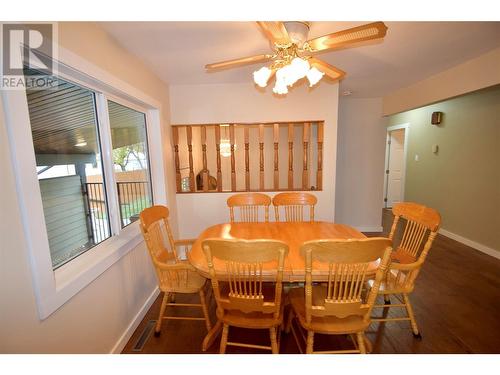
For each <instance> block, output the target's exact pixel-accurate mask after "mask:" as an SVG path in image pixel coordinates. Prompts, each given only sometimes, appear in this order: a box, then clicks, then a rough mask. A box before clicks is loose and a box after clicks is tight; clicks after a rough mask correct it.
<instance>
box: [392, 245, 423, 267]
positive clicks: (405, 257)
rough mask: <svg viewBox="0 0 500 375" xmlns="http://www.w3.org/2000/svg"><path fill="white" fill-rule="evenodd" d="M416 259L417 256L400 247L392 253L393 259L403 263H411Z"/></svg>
mask: <svg viewBox="0 0 500 375" xmlns="http://www.w3.org/2000/svg"><path fill="white" fill-rule="evenodd" d="M416 260H417V258H416V257H414V256H413V255H411V254H410V253H409V252H407V251H406V250H403V249H401V248H398V249H397V250H396V251H393V252H392V253H391V261H393V262H394V261H395V262H397V263H401V264H409V263H413V262H415V261H416Z"/></svg>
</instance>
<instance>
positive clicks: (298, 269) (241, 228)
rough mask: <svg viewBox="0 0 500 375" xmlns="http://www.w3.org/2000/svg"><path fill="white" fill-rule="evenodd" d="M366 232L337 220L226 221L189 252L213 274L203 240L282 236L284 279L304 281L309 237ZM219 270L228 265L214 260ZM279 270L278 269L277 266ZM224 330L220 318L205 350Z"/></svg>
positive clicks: (355, 235) (354, 236)
mask: <svg viewBox="0 0 500 375" xmlns="http://www.w3.org/2000/svg"><path fill="white" fill-rule="evenodd" d="M365 237H366V236H365V235H364V234H363V233H361V232H359V231H358V230H356V229H354V228H352V227H350V226H348V225H344V224H335V223H328V222H322V221H317V222H269V223H226V224H218V225H214V226H212V227H209V228H207V229H206V230H205V231H203V233H201V235H200V236H199V237H198V239H197V240H196V241H195V242H194V244H193V246H192V248H191V250H190V251H189V253H188V259H189V262H190V263H191V264H192V265H193V266H194V267H195V268H196V270H197V271H198V272H199V273H200V274H201V275H203V276H205V277H207V278H209V277H210V275H209V271H208V264H207V260H206V258H205V254H204V253H203V249H202V242H203V240H206V239H207V238H226V239H245V240H252V239H268V240H280V241H283V242H285V243H286V244H287V245H288V248H289V250H288V256H287V258H286V260H285V269H284V272H283V281H284V282H303V281H305V263H304V259H303V258H302V256H301V254H300V247H301V245H302V243H304V242H305V241H311V240H319V239H359V238H365ZM377 266H378V262H373V264H372V265H370V267H369V269H370V268H372V269H373V270H375V269H376V268H377ZM214 267H215V268H216V272H217V274H221V275H223V274H224V273H225V268H224V267H223V265H222V264H221V265H220V267H218V266H217V263H216V262H214ZM274 272H275V269H274ZM323 274H324V275H325V276H326V275H327V274H328V268H327V266H326V265H325V268H324V269H321V268H320V269H319V270H317V271H316V273H315V274H314V273H313V278H314V279H315V280H316V281H323V279H324V278H323V277H322V276H323ZM263 279H264V280H266V279H267V280H268V281H272V280H275V273H274V274H273V272H272V271H269V272H266V271H265V268H264V272H263ZM220 330H221V324H220V322H217V324H216V325H215V326H214V327H213V328H212V330H211V331H210V332H209V333H208V334H207V336H206V337H205V339H204V340H203V345H202V350H203V351H206V350H207V349H208V348H209V347H210V346H211V344H212V342H213V341H214V340H215V338H216V337H217V336H218V334H219V333H220Z"/></svg>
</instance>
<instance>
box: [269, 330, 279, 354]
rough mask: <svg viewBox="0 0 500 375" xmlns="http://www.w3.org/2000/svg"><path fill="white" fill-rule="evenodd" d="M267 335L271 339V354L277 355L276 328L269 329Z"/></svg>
mask: <svg viewBox="0 0 500 375" xmlns="http://www.w3.org/2000/svg"><path fill="white" fill-rule="evenodd" d="M269 335H270V337H271V350H272V352H273V354H278V353H279V346H278V341H277V340H276V327H273V328H269Z"/></svg>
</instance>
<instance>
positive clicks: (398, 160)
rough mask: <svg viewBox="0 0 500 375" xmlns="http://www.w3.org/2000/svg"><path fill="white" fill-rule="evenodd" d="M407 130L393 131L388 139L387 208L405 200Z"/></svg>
mask: <svg viewBox="0 0 500 375" xmlns="http://www.w3.org/2000/svg"><path fill="white" fill-rule="evenodd" d="M404 143H405V129H398V130H393V131H391V132H390V133H389V137H388V147H389V152H388V160H387V170H386V176H387V184H386V194H385V206H386V207H387V208H390V207H392V205H393V204H394V203H396V202H401V201H402V200H403V179H404V162H405V160H404V157H405V152H404V151H405V150H404Z"/></svg>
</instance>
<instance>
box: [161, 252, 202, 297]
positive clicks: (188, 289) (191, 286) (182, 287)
mask: <svg viewBox="0 0 500 375" xmlns="http://www.w3.org/2000/svg"><path fill="white" fill-rule="evenodd" d="M169 263H176V264H179V263H181V264H184V263H185V264H189V262H188V261H187V260H182V261H177V262H173V261H172V262H169ZM163 272H169V271H166V270H161V271H160V274H161V273H163ZM176 272H177V276H176V277H175V279H174V280H176V281H177V282H169V281H168V278H165V279H164V280H162V281H161V282H160V290H161V291H163V292H167V293H198V292H199V291H200V289H201V288H203V286H204V285H205V283H206V281H207V279H206V278H204V277H203V276H201V275H200V274H199V273H198V272H196V271H192V270H190V269H186V270H180V271H176Z"/></svg>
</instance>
